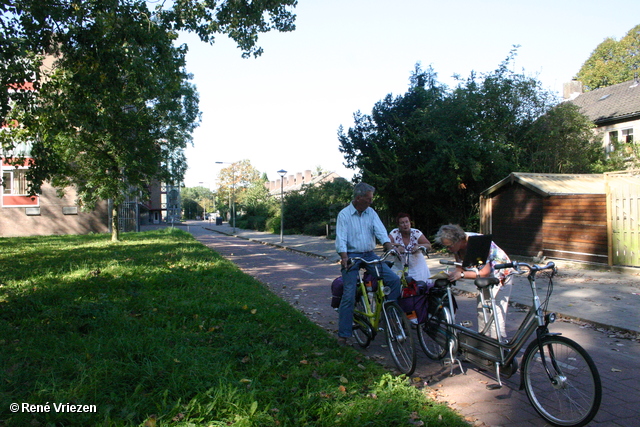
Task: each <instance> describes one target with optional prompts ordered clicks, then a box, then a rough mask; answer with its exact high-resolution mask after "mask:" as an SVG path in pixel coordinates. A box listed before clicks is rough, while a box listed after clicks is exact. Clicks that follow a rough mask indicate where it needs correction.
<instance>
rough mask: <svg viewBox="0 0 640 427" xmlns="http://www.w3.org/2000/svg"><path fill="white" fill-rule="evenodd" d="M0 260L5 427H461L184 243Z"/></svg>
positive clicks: (145, 239)
mask: <svg viewBox="0 0 640 427" xmlns="http://www.w3.org/2000/svg"><path fill="white" fill-rule="evenodd" d="M0 245H1V249H0V426H3V427H4V426H112V425H113V426H137V425H144V426H149V427H153V426H291V427H301V426H348V427H352V426H381V427H382V426H384V427H389V426H419V425H425V426H432V425H438V426H467V424H466V423H465V422H464V420H462V418H461V417H460V416H458V415H457V414H455V413H454V412H452V411H451V410H449V409H448V408H447V407H446V406H444V405H440V404H435V403H433V402H432V401H429V400H428V399H427V398H426V397H425V396H424V394H423V393H422V392H421V391H420V390H418V389H416V388H414V387H412V386H411V385H410V384H409V381H408V380H406V379H405V378H403V377H394V376H392V375H390V374H389V373H387V372H386V371H384V370H383V369H382V368H381V367H380V366H378V365H376V364H375V363H373V362H371V361H368V360H366V359H365V358H363V357H362V356H361V355H360V354H359V353H357V352H356V351H355V350H354V349H351V348H341V347H338V346H337V345H336V343H335V340H334V339H333V338H332V337H330V336H329V335H328V334H327V333H326V332H325V331H324V330H322V329H321V328H320V327H318V326H316V325H315V324H313V323H312V322H311V321H309V320H308V319H307V318H306V317H305V316H304V315H303V314H301V313H300V312H298V311H297V310H295V309H293V308H292V307H291V306H289V305H288V304H287V303H286V302H284V301H282V300H281V299H280V298H278V297H277V296H275V295H274V294H272V293H271V292H270V291H269V290H268V289H267V288H266V287H265V286H264V285H263V284H261V283H260V282H258V281H256V280H255V279H253V278H251V277H250V276H247V275H246V274H244V273H242V272H241V271H240V270H238V269H237V268H236V267H235V266H234V265H233V264H232V263H231V262H229V261H227V260H225V259H223V258H222V257H221V256H219V255H218V254H217V253H215V252H213V251H211V250H210V249H208V248H207V247H205V246H203V245H202V244H200V243H198V242H197V241H196V240H195V239H194V238H193V237H192V236H191V235H190V234H188V233H186V232H184V231H181V230H178V229H165V230H158V231H151V232H144V233H124V234H123V235H122V241H121V242H118V243H112V242H111V241H110V235H89V236H48V237H27V238H4V239H0ZM16 409H17V410H16Z"/></svg>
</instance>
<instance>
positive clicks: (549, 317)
mask: <svg viewBox="0 0 640 427" xmlns="http://www.w3.org/2000/svg"><path fill="white" fill-rule="evenodd" d="M545 320H546V322H547V324H549V323H553V322H555V321H556V314H555V313H547V315H546V316H545Z"/></svg>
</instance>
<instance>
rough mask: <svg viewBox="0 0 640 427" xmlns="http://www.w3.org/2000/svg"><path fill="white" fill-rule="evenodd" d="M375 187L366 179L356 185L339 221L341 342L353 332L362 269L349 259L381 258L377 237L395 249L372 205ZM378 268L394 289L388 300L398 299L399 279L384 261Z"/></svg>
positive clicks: (370, 271)
mask: <svg viewBox="0 0 640 427" xmlns="http://www.w3.org/2000/svg"><path fill="white" fill-rule="evenodd" d="M375 190H376V189H375V188H374V187H372V186H371V185H369V184H366V183H364V182H360V183H358V184H356V186H355V188H354V190H353V201H352V202H351V203H350V204H349V205H348V206H347V207H345V208H344V209H342V210H341V211H340V213H339V214H338V220H337V222H336V251H337V252H338V253H339V254H340V264H341V267H342V268H341V272H342V281H343V283H344V293H343V294H342V301H341V302H340V308H339V310H338V319H339V320H338V342H339V343H340V344H343V345H344V344H346V343H347V338H349V337H351V336H352V333H353V307H354V305H355V299H356V283H357V277H358V274H359V271H360V268H359V267H358V264H359V263H358V262H356V263H354V264H353V265H352V266H350V268H347V267H348V264H347V263H348V260H349V258H352V257H360V258H363V259H366V260H372V259H378V258H379V257H378V256H377V255H376V254H375V253H374V252H373V251H374V249H375V248H376V239H377V240H378V241H379V242H380V243H381V244H382V245H383V247H384V250H385V251H387V250H389V249H391V248H393V245H392V244H391V242H390V241H389V234H388V233H387V230H386V229H385V227H384V225H383V224H382V221H380V217H379V216H378V214H377V213H376V211H374V210H373V208H371V203H372V202H373V193H374V192H375ZM360 263H361V262H360ZM365 266H366V267H365V268H366V269H367V271H368V272H369V273H370V274H372V275H374V276H375V274H376V272H375V266H374V265H372V266H371V267H368V266H367V264H365ZM379 271H380V276H381V277H382V280H384V283H385V285H386V286H388V287H389V288H390V289H391V293H390V294H389V295H387V299H388V300H391V301H393V300H397V299H398V298H399V297H400V278H399V277H398V275H397V274H396V273H394V272H393V271H392V270H391V269H390V268H389V266H387V264H385V263H382V264H381V265H380V266H379Z"/></svg>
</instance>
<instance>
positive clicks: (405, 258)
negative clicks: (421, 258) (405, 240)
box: [394, 246, 429, 288]
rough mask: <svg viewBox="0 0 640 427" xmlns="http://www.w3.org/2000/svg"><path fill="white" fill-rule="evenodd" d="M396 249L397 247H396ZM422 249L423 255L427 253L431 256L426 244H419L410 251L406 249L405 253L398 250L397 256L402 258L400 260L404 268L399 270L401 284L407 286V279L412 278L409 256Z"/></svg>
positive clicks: (427, 255)
mask: <svg viewBox="0 0 640 427" xmlns="http://www.w3.org/2000/svg"><path fill="white" fill-rule="evenodd" d="M394 250H395V249H394ZM417 251H420V252H422V254H423V255H425V256H426V257H427V258H428V257H429V254H428V252H429V250H428V249H427V248H426V247H425V246H417V247H415V248H414V251H412V252H409V251H405V252H404V253H403V254H401V253H399V252H397V251H396V254H395V255H396V257H398V259H399V260H400V262H402V270H400V271H399V273H400V274H399V276H400V285H401V286H402V287H403V288H405V287H407V286H408V285H409V281H408V280H407V279H408V278H410V276H409V257H410V256H411V254H412V253H414V252H417Z"/></svg>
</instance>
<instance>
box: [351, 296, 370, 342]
mask: <svg viewBox="0 0 640 427" xmlns="http://www.w3.org/2000/svg"><path fill="white" fill-rule="evenodd" d="M362 298H363V297H362V296H359V297H358V298H357V299H356V305H355V310H356V311H361V312H364V311H365V310H364V303H363V301H362ZM353 337H354V338H355V340H356V342H357V343H358V345H359V346H360V347H362V348H367V347H369V344H371V340H372V339H373V327H372V326H371V322H369V320H368V319H367V317H366V316H364V315H362V314H360V313H357V312H356V313H354V314H353Z"/></svg>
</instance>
